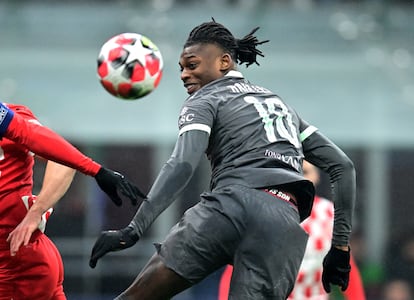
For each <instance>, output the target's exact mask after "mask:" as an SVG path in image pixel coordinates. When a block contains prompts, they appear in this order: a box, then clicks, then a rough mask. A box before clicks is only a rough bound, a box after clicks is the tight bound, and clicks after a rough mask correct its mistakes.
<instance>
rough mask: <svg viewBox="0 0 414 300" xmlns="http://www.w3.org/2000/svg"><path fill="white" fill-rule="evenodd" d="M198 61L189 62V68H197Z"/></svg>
mask: <svg viewBox="0 0 414 300" xmlns="http://www.w3.org/2000/svg"><path fill="white" fill-rule="evenodd" d="M197 65H198V64H197V63H189V64H188V68H189V69H190V70H194V69H195V68H197Z"/></svg>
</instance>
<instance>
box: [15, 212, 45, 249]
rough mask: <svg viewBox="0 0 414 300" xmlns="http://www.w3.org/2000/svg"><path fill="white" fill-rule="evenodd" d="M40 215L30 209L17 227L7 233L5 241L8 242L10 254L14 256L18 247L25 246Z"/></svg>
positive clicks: (38, 221) (35, 228) (37, 224)
mask: <svg viewBox="0 0 414 300" xmlns="http://www.w3.org/2000/svg"><path fill="white" fill-rule="evenodd" d="M41 218H42V215H41V214H38V215H37V214H36V213H34V212H32V211H29V213H28V214H27V215H26V216H25V217H24V219H23V220H22V221H21V222H20V224H19V225H17V227H16V228H15V229H14V230H13V231H12V232H10V233H9V236H8V237H7V242H9V243H10V255H11V256H15V255H16V253H17V251H19V249H20V247H21V246H22V245H23V246H27V245H28V244H29V242H30V238H31V237H32V234H33V232H34V231H35V230H37V229H38V227H39V224H40V221H41Z"/></svg>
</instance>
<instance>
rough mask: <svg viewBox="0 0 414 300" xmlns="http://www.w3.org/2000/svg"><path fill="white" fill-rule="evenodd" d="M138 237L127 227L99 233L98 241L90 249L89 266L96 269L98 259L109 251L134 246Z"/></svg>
mask: <svg viewBox="0 0 414 300" xmlns="http://www.w3.org/2000/svg"><path fill="white" fill-rule="evenodd" d="M138 240H139V237H138V235H137V233H136V232H135V230H134V229H133V228H132V227H131V226H128V227H126V228H124V229H121V230H109V231H103V232H101V235H100V236H99V238H98V240H97V241H96V242H95V245H94V246H93V248H92V253H91V258H90V259H89V266H90V267H91V268H95V267H96V263H97V262H98V259H100V258H101V257H102V256H104V255H105V254H106V253H108V252H111V251H119V250H123V249H126V248H129V247H132V246H133V245H135V243H136V242H138Z"/></svg>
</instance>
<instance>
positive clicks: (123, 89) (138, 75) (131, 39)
mask: <svg viewBox="0 0 414 300" xmlns="http://www.w3.org/2000/svg"><path fill="white" fill-rule="evenodd" d="M162 69H163V60H162V56H161V52H160V51H159V49H158V47H157V46H156V45H155V44H154V43H153V42H152V41H151V40H150V39H149V38H147V37H145V36H143V35H141V34H138V33H122V34H119V35H116V36H114V37H112V38H111V39H109V40H108V41H107V42H106V43H105V44H103V46H102V48H101V50H100V52H99V55H98V78H99V81H100V82H101V84H102V86H103V87H104V88H105V89H106V90H107V91H108V92H109V93H111V94H112V95H114V96H115V97H118V98H120V99H125V100H135V99H139V98H142V97H144V96H145V95H148V94H149V93H151V92H152V91H153V90H154V89H155V88H156V87H157V86H158V84H159V83H160V80H161V77H162Z"/></svg>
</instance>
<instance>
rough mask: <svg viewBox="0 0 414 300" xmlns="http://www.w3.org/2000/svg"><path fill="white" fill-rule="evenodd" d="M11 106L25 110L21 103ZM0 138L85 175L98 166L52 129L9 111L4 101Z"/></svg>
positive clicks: (0, 103)
mask: <svg viewBox="0 0 414 300" xmlns="http://www.w3.org/2000/svg"><path fill="white" fill-rule="evenodd" d="M14 107H20V108H21V109H22V110H28V108H26V107H24V106H18V105H17V106H14ZM29 112H30V111H29ZM30 114H31V112H30ZM32 115H33V114H32ZM2 137H6V138H8V139H10V140H12V141H14V142H15V143H17V144H19V145H22V146H26V147H27V149H30V150H32V151H33V152H34V153H36V154H37V155H40V156H42V157H44V158H45V159H48V160H52V161H55V162H57V163H60V164H62V165H66V166H68V167H71V168H73V169H76V170H78V171H80V172H82V173H84V174H86V175H90V176H95V175H96V174H97V173H98V172H99V170H100V168H101V165H100V164H98V163H97V162H95V161H93V160H92V159H91V158H89V157H87V156H85V155H83V154H82V153H81V152H80V151H79V150H78V149H76V148H75V147H74V146H73V145H71V144H70V143H69V142H68V141H66V140H65V139H64V138H63V137H61V136H60V135H58V134H56V133H55V132H54V131H52V130H50V129H49V128H47V127H43V126H39V124H35V123H33V122H28V121H27V120H26V118H24V117H22V116H21V115H20V114H19V113H15V112H13V109H10V108H9V107H8V106H7V105H5V103H2V102H0V139H1V138H2Z"/></svg>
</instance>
